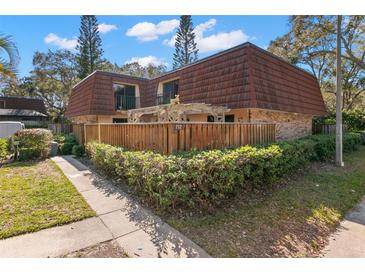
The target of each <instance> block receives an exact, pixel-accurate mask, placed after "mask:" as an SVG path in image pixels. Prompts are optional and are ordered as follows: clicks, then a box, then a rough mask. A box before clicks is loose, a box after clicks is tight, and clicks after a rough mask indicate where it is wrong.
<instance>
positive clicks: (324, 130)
mask: <svg viewBox="0 0 365 274" xmlns="http://www.w3.org/2000/svg"><path fill="white" fill-rule="evenodd" d="M342 130H343V132H346V130H347V125H342ZM335 133H336V125H324V124H315V125H313V134H335Z"/></svg>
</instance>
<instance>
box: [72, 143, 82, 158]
mask: <svg viewBox="0 0 365 274" xmlns="http://www.w3.org/2000/svg"><path fill="white" fill-rule="evenodd" d="M72 154H73V155H75V156H76V157H81V156H83V155H84V154H85V149H84V147H83V146H82V145H74V146H73V147H72Z"/></svg>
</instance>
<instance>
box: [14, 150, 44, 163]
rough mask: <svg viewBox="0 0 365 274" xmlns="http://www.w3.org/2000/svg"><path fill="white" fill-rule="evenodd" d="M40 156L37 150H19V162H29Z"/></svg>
mask: <svg viewBox="0 0 365 274" xmlns="http://www.w3.org/2000/svg"><path fill="white" fill-rule="evenodd" d="M41 156H42V153H41V151H40V150H38V149H32V148H21V149H19V156H18V160H19V161H29V160H32V159H37V158H40V157H41Z"/></svg>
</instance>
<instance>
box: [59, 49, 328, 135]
mask: <svg viewBox="0 0 365 274" xmlns="http://www.w3.org/2000/svg"><path fill="white" fill-rule="evenodd" d="M176 95H179V101H180V103H181V104H194V103H205V104H211V105H212V106H222V107H226V108H227V109H228V112H226V113H225V121H226V122H247V123H259V122H275V123H277V138H278V139H288V138H294V137H301V136H305V135H308V134H311V128H312V117H313V116H315V115H323V114H325V113H326V109H325V104H324V102H323V98H322V95H321V92H320V88H319V85H318V81H317V79H316V78H315V77H314V76H313V75H312V74H310V73H308V72H306V71H305V70H302V69H300V68H298V67H296V66H293V65H291V64H289V63H288V62H286V61H284V60H283V59H281V58H279V57H277V56H275V55H273V54H271V53H269V52H267V51H265V50H263V49H261V48H259V47H257V46H255V45H253V44H251V43H245V44H242V45H239V46H237V47H234V48H231V49H228V50H226V51H223V52H220V53H218V54H215V55H212V56H210V57H207V58H204V59H202V60H199V61H197V62H195V63H192V64H189V65H187V66H184V67H182V68H180V69H177V70H173V71H170V72H167V73H165V74H163V75H162V76H159V77H156V78H153V79H145V78H138V77H132V76H127V75H121V74H117V73H110V72H102V71H95V72H94V73H92V74H91V75H89V76H88V77H86V78H85V79H84V80H82V81H81V82H79V83H78V84H77V85H76V86H75V87H74V88H73V89H72V92H71V96H70V100H69V105H68V108H67V111H66V116H67V117H69V118H71V119H72V120H73V121H74V122H76V123H84V122H101V123H122V122H127V121H128V116H129V114H130V113H131V112H138V111H139V110H133V111H132V109H141V111H142V112H143V111H144V113H145V114H146V115H144V116H141V119H140V121H144V122H149V121H150V122H151V121H157V118H156V111H155V110H156V107H154V106H156V105H163V104H169V103H170V101H171V99H173V98H175V96H176ZM145 110H146V111H145ZM149 110H152V111H150V112H149ZM142 112H141V113H142ZM184 120H186V121H191V122H207V121H209V122H210V121H214V120H216V119H214V118H213V117H212V115H211V113H209V110H208V111H207V112H206V113H199V114H195V113H187V114H186V115H185V116H184ZM130 121H131V120H130Z"/></svg>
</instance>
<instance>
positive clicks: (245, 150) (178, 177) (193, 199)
mask: <svg viewBox="0 0 365 274" xmlns="http://www.w3.org/2000/svg"><path fill="white" fill-rule="evenodd" d="M359 144H361V136H360V134H356V133H348V134H346V135H345V136H344V150H345V151H352V150H355V149H356V148H357V146H358V145H359ZM86 151H87V153H88V155H89V156H90V158H91V159H92V161H93V163H94V164H95V166H96V167H97V168H99V169H100V170H102V171H103V172H105V173H107V174H111V175H114V176H118V177H121V178H124V179H126V181H127V183H128V185H129V186H131V187H132V188H134V189H135V190H136V192H137V193H138V194H139V195H140V196H141V197H142V198H143V199H145V200H148V201H149V202H150V203H151V204H152V205H155V206H157V207H159V208H161V209H167V208H169V207H196V206H199V207H207V206H210V205H212V204H216V203H219V202H220V201H222V200H223V199H226V198H228V197H230V196H233V195H236V194H237V193H239V192H240V190H241V189H242V188H243V187H245V186H247V185H251V186H252V185H253V186H260V187H263V186H265V185H267V184H272V183H274V182H276V181H277V180H278V178H280V177H282V176H283V175H284V174H287V173H288V172H290V171H293V170H295V169H297V168H298V167H302V166H304V165H305V164H307V163H308V162H310V161H316V160H328V159H330V158H333V157H334V153H335V137H334V136H331V135H317V136H311V137H308V138H303V139H299V140H295V141H286V142H280V143H277V144H272V145H269V146H262V147H250V146H244V147H240V148H237V149H230V150H228V149H227V150H223V151H221V150H211V151H201V152H190V153H182V154H177V155H168V156H165V155H160V154H157V153H153V152H138V151H135V152H133V151H125V150H123V149H122V148H119V147H114V146H111V145H106V144H100V143H89V144H87V146H86Z"/></svg>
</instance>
